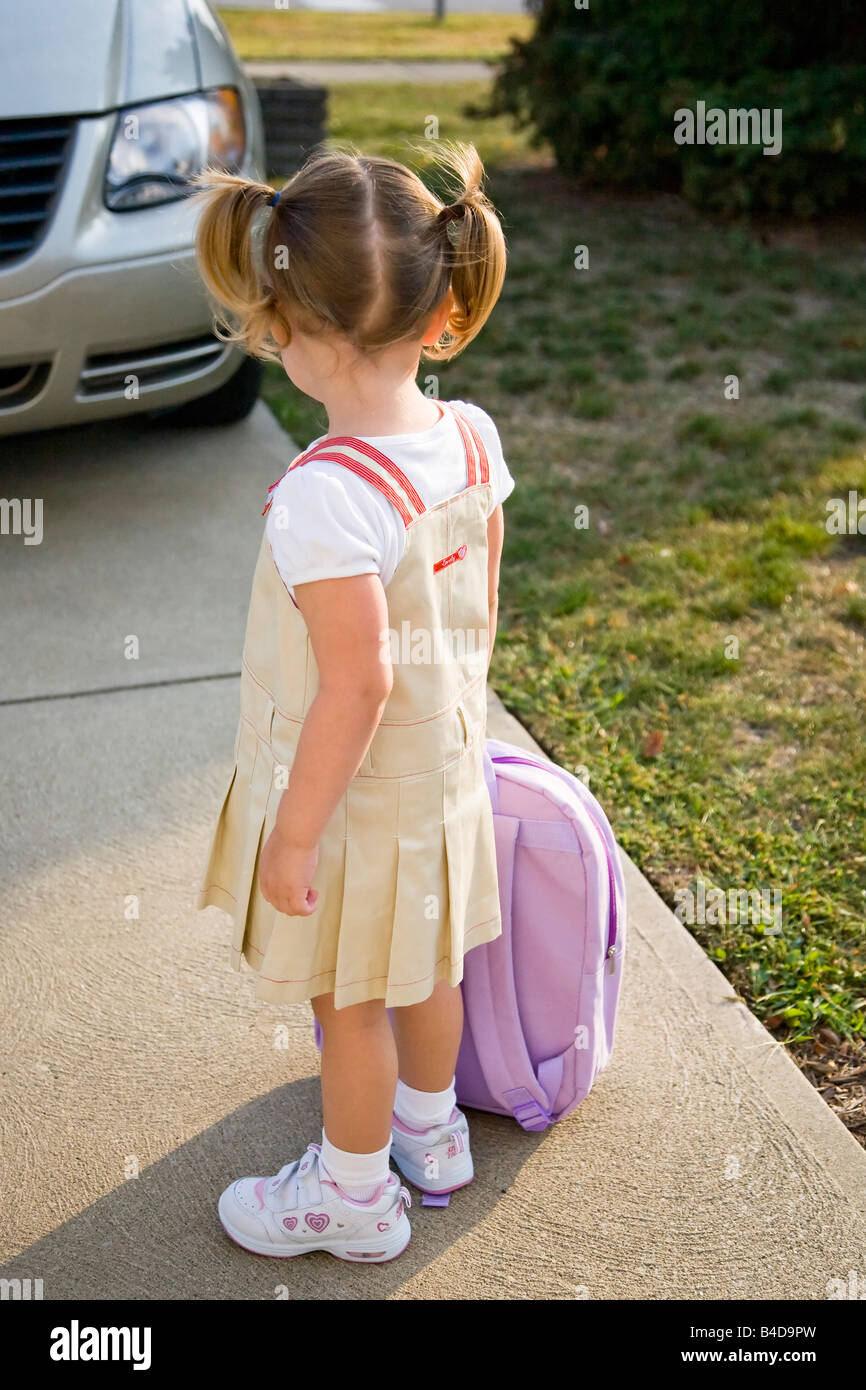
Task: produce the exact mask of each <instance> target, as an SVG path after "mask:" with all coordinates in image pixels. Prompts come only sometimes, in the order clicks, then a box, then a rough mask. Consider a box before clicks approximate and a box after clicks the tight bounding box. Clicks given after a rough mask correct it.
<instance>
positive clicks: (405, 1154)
mask: <svg viewBox="0 0 866 1390" xmlns="http://www.w3.org/2000/svg"><path fill="white" fill-rule="evenodd" d="M391 1139H392V1142H391V1157H392V1158H393V1160H394V1162H395V1163H396V1165H397V1167H398V1168H399V1169H400V1172H401V1173H402V1174H403V1176H404V1178H408V1179H409V1181H410V1182H411V1183H414V1184H415V1186H416V1187H417V1188H420V1190H421V1191H422V1192H434V1193H444V1192H456V1190H457V1188H458V1187H465V1186H466V1185H467V1183H470V1182H471V1181H472V1179H473V1177H474V1176H475V1169H474V1168H473V1166H472V1154H471V1153H470V1152H469V1125H468V1124H467V1122H466V1116H465V1115H464V1114H463V1111H462V1110H458V1109H457V1108H456V1106H455V1108H454V1109H453V1110H452V1111H451V1114H450V1116H449V1119H448V1123H447V1124H444V1125H434V1126H433V1127H432V1128H431V1129H410V1128H409V1126H408V1125H405V1124H404V1123H403V1121H402V1120H401V1119H399V1118H398V1117H397V1116H396V1115H394V1117H393V1119H392V1121H391Z"/></svg>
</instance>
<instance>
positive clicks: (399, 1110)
mask: <svg viewBox="0 0 866 1390" xmlns="http://www.w3.org/2000/svg"><path fill="white" fill-rule="evenodd" d="M455 1080H456V1078H455V1077H452V1078H451V1085H450V1086H447V1087H446V1088H445V1090H444V1091H416V1090H413V1088H412V1087H411V1086H407V1085H406V1084H405V1082H403V1081H398V1082H397V1095H396V1097H395V1099H394V1112H395V1114H396V1116H397V1118H398V1119H399V1120H402V1121H403V1123H404V1125H408V1126H409V1128H410V1129H433V1128H434V1127H435V1126H437V1125H447V1123H448V1121H449V1120H450V1118H451V1111H452V1110H453V1109H454V1106H455V1105H456V1104H457V1096H456V1094H455V1091H454V1082H455Z"/></svg>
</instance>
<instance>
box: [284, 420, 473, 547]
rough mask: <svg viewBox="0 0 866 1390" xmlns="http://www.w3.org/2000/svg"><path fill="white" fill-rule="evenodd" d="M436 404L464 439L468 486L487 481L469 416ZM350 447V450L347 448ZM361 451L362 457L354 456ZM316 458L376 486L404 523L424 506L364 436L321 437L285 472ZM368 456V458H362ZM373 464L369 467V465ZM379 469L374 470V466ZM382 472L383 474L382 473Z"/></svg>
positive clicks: (400, 473)
mask: <svg viewBox="0 0 866 1390" xmlns="http://www.w3.org/2000/svg"><path fill="white" fill-rule="evenodd" d="M436 404H437V405H438V406H440V408H441V409H442V410H443V413H444V410H445V408H446V407H447V409H448V410H450V412H451V414H452V415H453V416H454V420H455V422H456V424H457V428H458V430H459V431H460V437H461V439H462V440H463V449H464V452H465V454H466V476H467V487H474V486H475V484H476V480H477V481H478V482H481V483H486V482H489V480H490V468H489V464H488V459H487V450H486V449H485V447H484V441H483V440H482V438H481V435H480V434H479V433H478V431H477V429H476V428H475V426H474V425H473V424H472V422H471V420H468V419H467V418H466V416H465V415H463V414H462V413H461V412H460V411H459V410H457V409H455V407H454V406H453V405H450V404H449V403H448V402H446V401H439V400H437V402H436ZM349 451H351V452H349ZM355 455H360V456H361V457H360V458H358V457H355ZM314 460H319V461H321V462H322V463H339V464H342V465H343V467H344V468H348V469H349V470H350V471H351V472H352V473H355V474H357V476H358V477H359V478H363V479H364V480H365V481H366V482H368V483H370V484H371V486H372V487H375V488H376V489H377V490H378V491H379V492H381V493H382V496H383V497H385V498H386V499H387V500H388V501H389V502H390V503H391V505H392V506H393V507H394V508H395V509H396V511H397V513H398V515H399V517H400V519H401V521H402V522H403V525H404V526H405V527H407V528H408V527H409V526H411V525H412V523H413V521H417V519H418V517H419V516H421V515H422V514H423V513H424V512H425V511H426V510H427V508H426V507H425V505H424V502H423V500H422V499H421V497H420V496H419V494H418V492H417V490H416V489H415V487H414V486H413V485H412V483H411V482H410V480H409V479H408V478H407V477H406V475H405V473H404V472H403V471H402V469H400V468H398V467H397V465H396V463H394V461H393V459H390V458H388V456H387V454H383V453H382V452H381V450H379V449H377V448H375V446H374V445H372V444H369V443H368V442H367V441H366V440H364V439H356V438H354V436H352V435H332V436H329V437H328V438H326V439H322V440H320V441H319V442H318V444H314V445H312V446H311V447H310V448H309V449H307V450H305V451H304V452H303V453H301V454H298V456H297V458H295V459H293V460H292V462H291V463H290V464H289V467H288V469H287V470H286V472H289V473H290V472H291V471H292V469H293V468H302V467H303V466H304V464H305V463H311V462H313V461H314ZM364 460H367V461H368V462H364ZM370 465H372V467H371V466H370ZM377 469H379V470H381V471H380V472H377V471H376V470H377ZM383 474H384V475H385V476H384V477H383V476H382V475H383ZM285 476H286V475H285V473H284V474H283V475H282V477H280V478H278V479H277V481H276V482H275V483H272V484H271V486H270V487H269V488H268V500H267V502H266V504H265V509H264V511H263V512H262V516H265V515H266V514H267V512H268V511H269V510H270V507H271V502H272V500H273V492H274V490H275V489H276V488H277V487H278V486H279V484H280V483H281V482H282V480H283V478H284V477H285Z"/></svg>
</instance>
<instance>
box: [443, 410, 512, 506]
mask: <svg viewBox="0 0 866 1390" xmlns="http://www.w3.org/2000/svg"><path fill="white" fill-rule="evenodd" d="M453 404H454V405H456V406H457V409H458V410H462V411H463V413H464V414H465V415H466V416H467V417H468V419H470V420H471V421H472V424H473V425H474V426H475V428H476V429H477V431H478V433H479V434H480V435H481V438H482V440H483V442H484V447H485V449H486V450H487V459H488V462H489V464H490V481H491V483H492V484H493V487H492V491H491V497H490V510H489V511H488V513H487V515H488V516H492V514H493V513H494V512H495V511H496V508H497V507H498V506H499V505H500V503H502V502H504V501H505V499H506V498H507V497H510V496H511V494H512V492H513V491H514V488H515V482H514V479H513V477H512V476H511V472H510V471H509V468H508V464H507V463H506V462H505V458H504V457H503V453H502V441H501V440H500V438H499V431H498V429H497V428H496V426H495V424H494V423H493V421H492V419H491V418H490V416H489V415H488V414H487V411H486V410H482V409H481V407H480V406H479V405H475V404H474V403H473V402H471V401H454V402H453Z"/></svg>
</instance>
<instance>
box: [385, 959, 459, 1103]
mask: <svg viewBox="0 0 866 1390" xmlns="http://www.w3.org/2000/svg"><path fill="white" fill-rule="evenodd" d="M393 1017H394V1037H395V1039H396V1043H397V1055H398V1058H399V1076H400V1083H401V1085H400V1087H399V1093H398V1105H397V1109H398V1113H399V1114H400V1116H401V1118H404V1113H403V1112H404V1111H405V1110H409V1111H411V1112H412V1113H413V1114H414V1117H415V1118H416V1119H418V1120H421V1119H426V1118H428V1116H432V1115H434V1114H435V1113H436V1112H437V1109H438V1110H445V1109H447V1110H448V1112H449V1113H450V1109H451V1105H453V1092H452V1091H451V1086H452V1083H453V1080H454V1068H455V1066H456V1065H457V1053H458V1051H459V1049H460V1038H461V1035H462V1033H463V995H462V993H461V990H460V986H459V985H449V984H448V983H447V981H444V980H442V981H440V982H439V984H437V985H436V986H435V988H434V989H433V992H432V994H430V995H429V996H428V997H427V998H426V999H424V1000H422V1001H421V1003H420V1004H409V1005H407V1006H406V1007H405V1008H400V1009H395V1010H394V1013H393ZM407 1088H408V1089H407ZM413 1092H426V1093H427V1094H428V1095H429V1096H430V1100H429V1102H425V1101H424V1100H423V1099H421V1098H419V1096H417V1095H413V1094H412V1093H413ZM434 1097H439V1098H440V1100H439V1103H438V1107H437V1103H436V1101H435V1100H434ZM448 1097H451V1099H450V1102H449V1100H448ZM401 1100H402V1102H403V1104H402V1106H401V1104H400V1102H401ZM445 1119H446V1120H447V1115H446V1116H445ZM410 1122H411V1121H410V1119H408V1118H406V1123H410ZM428 1122H431V1123H432V1121H428ZM442 1123H444V1120H443V1121H442ZM418 1127H419V1128H421V1127H422V1126H421V1125H420V1124H419V1125H418Z"/></svg>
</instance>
